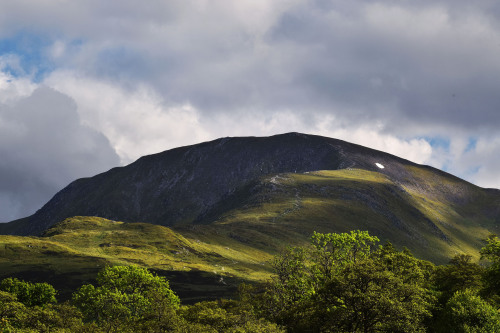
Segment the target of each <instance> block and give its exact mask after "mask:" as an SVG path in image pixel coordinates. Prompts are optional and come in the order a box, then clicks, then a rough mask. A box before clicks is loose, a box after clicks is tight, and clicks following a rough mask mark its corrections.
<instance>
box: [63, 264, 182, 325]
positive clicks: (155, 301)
mask: <svg viewBox="0 0 500 333" xmlns="http://www.w3.org/2000/svg"><path fill="white" fill-rule="evenodd" d="M97 282H98V286H97V287H95V286H93V285H90V284H87V285H84V286H82V287H81V288H80V289H79V290H77V291H76V292H75V293H74V294H73V303H74V304H75V305H76V306H77V307H78V308H79V309H81V311H82V313H83V315H84V317H85V319H86V320H87V321H94V322H96V323H98V324H100V325H103V326H104V327H107V328H108V329H109V330H111V331H112V330H125V331H126V330H127V329H126V327H127V325H136V324H137V323H139V322H148V323H149V324H150V325H162V324H163V323H167V324H168V322H169V319H170V318H171V317H174V316H175V311H174V310H175V309H177V308H178V307H179V303H180V301H179V298H178V297H177V295H175V294H174V292H173V291H172V290H171V289H170V286H169V283H168V281H167V280H166V279H165V278H163V277H160V276H156V275H154V274H152V273H150V272H149V271H148V270H147V269H145V268H140V267H137V266H114V267H106V268H105V269H104V270H102V271H101V272H100V273H99V275H98V277H97Z"/></svg>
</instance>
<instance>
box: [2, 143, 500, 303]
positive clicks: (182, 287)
mask: <svg viewBox="0 0 500 333" xmlns="http://www.w3.org/2000/svg"><path fill="white" fill-rule="evenodd" d="M380 165H383V168H380V167H379V166H380ZM74 216H99V218H97V217H78V218H75V217H74ZM68 218H69V219H68ZM106 219H108V220H106ZM110 220H114V221H124V222H127V223H123V222H113V221H110ZM61 221H63V222H61ZM132 222H148V223H152V224H147V223H132ZM167 227H168V228H167ZM499 227H500V191H499V190H493V189H483V188H479V187H477V186H474V185H472V184H470V183H468V182H465V181H463V180H461V179H459V178H457V177H454V176H452V175H450V174H447V173H445V172H442V171H440V170H437V169H434V168H431V167H427V166H421V165H417V164H415V163H412V162H409V161H406V160H404V159H401V158H398V157H395V156H392V155H389V154H386V153H383V152H379V151H376V150H372V149H368V148H365V147H361V146H358V145H353V144H350V143H347V142H343V141H340V140H335V139H330V138H324V137H319V136H311V135H303V134H298V133H289V134H283V135H277V136H273V137H268V138H224V139H219V140H215V141H212V142H206V143H202V144H198V145H193V146H188V147H181V148H177V149H173V150H169V151H166V152H163V153H159V154H155V155H151V156H146V157H143V158H141V159H139V160H138V161H136V162H134V163H132V164H131V165H128V166H125V167H122V168H115V169H112V170H110V171H108V172H105V173H103V174H100V175H97V176H95V177H92V178H86V179H80V180H77V181H75V182H73V183H72V184H70V185H69V186H67V187H66V188H65V189H63V190H62V191H60V192H59V193H58V194H57V195H56V196H54V198H52V199H51V200H50V201H49V202H48V203H47V204H46V205H45V206H44V207H43V208H42V209H40V210H39V211H38V212H37V213H35V214H34V215H32V216H29V217H26V218H24V219H21V220H17V221H14V222H11V223H6V224H0V233H2V234H17V235H32V236H30V237H15V236H0V269H1V270H0V272H1V273H0V275H1V276H0V277H3V276H8V275H15V276H19V277H21V278H29V279H38V280H44V279H45V280H48V281H51V282H53V283H54V284H55V285H63V286H66V287H73V286H78V285H79V284H81V283H82V282H83V281H88V280H89V279H92V278H93V277H95V274H96V272H97V271H98V270H99V269H101V268H102V267H103V265H107V264H130V263H136V264H139V265H142V266H145V267H149V268H152V269H154V270H157V272H159V273H160V274H163V275H166V276H167V277H168V278H169V279H171V280H172V285H173V286H174V290H177V291H178V292H179V293H180V294H181V296H183V297H184V298H185V299H189V298H192V297H196V298H197V299H200V298H203V297H210V296H212V297H215V296H223V295H227V293H228V292H230V291H234V288H235V286H236V285H237V282H240V281H261V280H263V279H266V278H267V277H269V274H270V268H269V264H268V263H267V262H268V261H269V260H270V259H271V258H272V256H273V255H274V254H276V253H277V252H278V251H280V249H282V248H283V247H285V246H287V245H304V244H306V243H307V242H308V240H309V238H310V236H311V234H312V232H313V231H318V232H345V231H349V230H353V229H360V230H368V231H369V232H370V233H371V234H372V235H376V236H378V237H379V238H380V239H381V240H382V241H385V240H389V241H391V242H392V243H393V244H395V245H396V246H398V247H402V246H406V247H408V248H409V249H410V250H411V251H413V252H414V253H415V254H416V255H417V256H418V257H420V258H423V259H429V260H432V261H434V262H436V263H444V262H446V261H447V260H448V259H449V258H450V257H452V256H453V255H455V254H458V253H468V254H471V255H473V256H475V257H476V258H477V257H478V250H479V249H480V248H481V246H483V244H482V239H484V238H486V237H487V236H488V234H489V233H498V232H499ZM33 235H38V236H39V237H34V236H33ZM221 278H222V279H221ZM175 288H177V289H175Z"/></svg>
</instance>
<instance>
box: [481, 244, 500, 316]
mask: <svg viewBox="0 0 500 333" xmlns="http://www.w3.org/2000/svg"><path fill="white" fill-rule="evenodd" d="M486 243H487V244H486V246H485V247H483V248H482V249H481V251H480V253H481V259H488V260H490V261H491V265H490V266H489V267H488V268H487V269H486V272H485V275H484V280H485V288H484V291H483V295H484V296H485V297H487V298H488V299H490V300H491V301H492V302H495V303H496V304H497V306H500V239H499V238H498V237H497V236H496V235H493V234H492V235H490V236H489V237H488V238H487V239H486Z"/></svg>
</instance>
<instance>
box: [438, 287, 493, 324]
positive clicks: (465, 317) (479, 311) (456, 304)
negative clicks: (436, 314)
mask: <svg viewBox="0 0 500 333" xmlns="http://www.w3.org/2000/svg"><path fill="white" fill-rule="evenodd" d="M440 323H441V327H439V329H440V331H441V332H456V333H462V332H463V333H495V332H500V314H499V313H498V311H497V310H496V309H495V308H494V307H493V306H491V305H490V304H488V303H487V302H486V301H484V300H483V299H482V298H481V297H479V296H478V295H476V294H475V292H474V291H472V290H470V289H466V290H463V291H457V292H456V293H455V294H454V295H453V297H451V298H450V299H449V300H448V302H447V303H446V306H445V308H444V311H443V315H442V317H441V320H440Z"/></svg>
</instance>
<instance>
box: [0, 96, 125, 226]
mask: <svg viewBox="0 0 500 333" xmlns="http://www.w3.org/2000/svg"><path fill="white" fill-rule="evenodd" d="M0 156H1V158H0V221H9V220H12V219H15V218H20V217H24V216H27V215H29V214H32V213H34V212H35V211H36V210H37V209H39V208H40V207H41V206H42V205H43V204H44V203H45V202H46V201H48V200H49V199H50V198H51V196H53V195H54V194H55V193H56V192H57V191H59V190H60V189H62V188H63V187H64V186H66V185H67V184H68V183H69V182H70V181H73V180H75V179H77V178H80V177H86V176H92V175H94V174H96V173H98V172H102V171H105V170H107V169H109V168H111V167H114V166H117V165H118V163H119V159H118V156H117V155H116V153H115V152H114V150H113V148H112V147H111V146H110V144H109V142H108V140H107V138H106V137H105V136H104V135H102V134H101V133H98V132H96V131H95V130H92V129H90V128H88V127H86V126H84V125H82V124H81V123H80V120H79V116H78V113H77V111H76V105H75V103H74V101H73V100H72V99H70V98H69V97H67V96H65V95H63V94H61V93H58V92H56V91H54V90H52V89H50V88H47V87H41V88H38V89H36V90H35V91H34V92H33V93H32V94H31V95H30V96H28V97H24V98H21V99H19V100H18V101H16V102H14V103H10V104H8V105H6V104H0Z"/></svg>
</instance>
